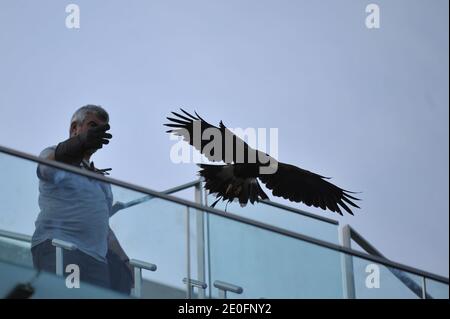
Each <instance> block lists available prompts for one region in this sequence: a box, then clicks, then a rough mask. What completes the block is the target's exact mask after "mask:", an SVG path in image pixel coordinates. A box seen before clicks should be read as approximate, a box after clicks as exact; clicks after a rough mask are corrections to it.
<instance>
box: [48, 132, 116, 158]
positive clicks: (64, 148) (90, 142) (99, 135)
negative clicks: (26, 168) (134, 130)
mask: <svg viewBox="0 0 450 319" xmlns="http://www.w3.org/2000/svg"><path fill="white" fill-rule="evenodd" d="M109 129H110V127H109V124H105V125H101V126H97V127H94V128H91V129H89V130H88V131H87V132H84V133H81V134H79V135H76V136H73V137H71V138H69V139H67V140H65V141H64V142H61V143H59V144H58V146H57V147H56V150H55V154H54V159H55V160H57V161H59V162H63V163H67V164H72V165H77V166H78V165H80V163H81V161H82V160H83V157H84V154H85V153H86V151H88V150H90V149H99V148H102V147H103V144H108V143H109V139H110V138H111V137H112V135H111V134H109V133H106V131H107V130H109Z"/></svg>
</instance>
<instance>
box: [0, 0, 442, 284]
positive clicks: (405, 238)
mask: <svg viewBox="0 0 450 319" xmlns="http://www.w3.org/2000/svg"><path fill="white" fill-rule="evenodd" d="M72 2H73V3H76V4H78V5H79V7H80V10H81V12H80V13H81V20H80V23H81V25H80V26H81V28H80V29H68V28H66V26H65V18H66V15H67V14H66V13H65V6H66V5H67V4H69V3H71V2H69V1H42V0H41V1H19V0H14V1H12V0H9V1H6V0H2V1H1V2H0V46H1V50H0V88H1V90H0V91H1V94H0V107H1V113H0V145H3V146H8V147H11V148H15V149H18V150H21V151H25V152H28V153H31V154H35V155H37V154H38V153H39V152H40V151H41V150H42V149H43V148H45V147H47V146H49V145H55V144H57V143H59V142H60V141H62V140H64V139H66V138H67V137H68V129H69V120H70V117H71V115H72V113H73V112H74V111H75V110H76V109H77V108H78V107H80V106H82V105H84V104H88V103H93V104H100V105H102V106H104V107H105V108H106V109H107V110H108V111H109V113H110V117H111V127H112V129H111V133H112V134H113V135H114V137H113V139H112V141H111V144H110V145H108V147H105V148H104V149H103V150H101V151H100V152H98V154H96V155H95V157H94V158H93V159H94V161H95V162H96V164H97V166H99V167H101V168H103V167H112V168H113V170H112V177H114V178H118V179H121V180H124V181H127V182H131V183H134V184H137V185H141V186H145V187H148V188H151V189H154V190H163V189H166V188H170V187H172V186H175V185H179V184H182V183H185V182H189V181H191V180H193V179H194V178H195V174H196V166H195V165H194V164H174V163H172V162H171V161H170V158H169V151H170V147H171V146H172V145H173V143H174V142H173V141H171V140H170V139H169V137H168V135H167V134H165V133H164V131H165V129H164V127H163V126H162V124H163V123H164V122H165V116H167V115H168V114H169V112H170V111H172V110H176V109H177V108H179V107H185V108H186V109H187V110H194V109H195V110H196V111H197V112H198V113H199V114H200V115H202V117H203V118H205V119H207V120H209V121H210V122H211V123H213V124H218V122H219V121H220V120H223V121H224V123H225V124H226V125H227V126H230V127H232V128H234V127H242V128H246V127H254V128H264V127H265V128H270V127H275V128H278V130H279V159H280V160H281V161H283V162H288V163H291V164H294V165H298V166H301V167H302V168H305V169H308V170H311V171H313V172H317V173H319V174H322V175H326V176H332V177H333V180H332V181H333V182H334V183H336V184H337V185H339V186H342V187H344V188H346V189H350V190H355V191H362V192H363V193H362V194H360V196H361V198H363V201H362V203H361V207H362V209H361V210H358V211H356V214H355V216H354V217H340V216H335V215H332V214H331V213H329V212H322V211H321V210H319V209H310V208H308V207H306V206H304V205H302V204H297V205H295V207H299V208H301V209H304V210H307V211H311V212H314V213H317V214H320V215H322V216H328V217H332V218H335V219H337V220H338V221H339V222H340V223H342V224H345V223H349V224H350V225H352V226H353V227H354V228H355V229H356V230H358V231H359V232H360V233H361V234H362V235H363V236H364V237H366V238H367V239H368V240H369V241H370V242H371V243H373V244H374V245H375V246H376V247H377V248H378V249H379V250H380V251H381V252H383V253H384V254H385V255H386V256H387V257H389V258H392V259H394V260H395V261H398V262H402V263H405V264H408V265H411V266H414V267H418V268H421V269H424V270H428V271H431V272H435V273H438V274H441V275H444V276H448V271H449V196H448V192H449V179H448V178H449V177H448V176H449V140H448V139H449V138H448V133H449V122H448V121H449V120H448V117H449V96H448V87H449V80H448V75H449V74H448V69H449V63H448V56H449V43H448V36H449V35H448V18H449V17H448V1H446V0H433V1H425V0H421V1H417V0H415V1H412V0H404V1H400V0H395V1H392V0H391V1H376V2H375V3H377V4H378V5H379V6H380V9H381V21H380V22H381V28H380V29H368V28H367V27H366V25H365V17H366V15H367V14H366V13H365V7H366V5H367V4H369V3H370V1H362V0H361V1H354V0H348V1H331V0H330V1H323V0H321V1H317V0H314V1H313V0H310V1H304V0H297V1H287V0H282V1H261V0H245V1H242V0H239V1H238V0H231V1H218V0H217V1H209V0H208V1H207V0H205V1H167V0H164V1H127V2H126V4H125V2H124V1H112V0H109V1H81V0H78V1H76V0H74V1H72ZM277 201H280V202H283V201H281V200H279V199H277ZM36 214H37V212H30V217H29V220H31V221H34V219H35V218H36ZM27 222H29V221H27ZM0 228H4V227H3V225H0ZM6 228H7V226H6ZM298 232H300V233H301V232H302V230H301V229H298Z"/></svg>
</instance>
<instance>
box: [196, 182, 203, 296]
mask: <svg viewBox="0 0 450 319" xmlns="http://www.w3.org/2000/svg"><path fill="white" fill-rule="evenodd" d="M195 202H196V203H197V204H199V205H203V191H202V182H201V181H200V180H199V181H198V183H197V185H195ZM196 228H197V229H196V232H197V277H198V279H199V280H200V281H202V282H205V281H206V274H205V233H204V212H203V211H199V210H197V211H196ZM198 297H199V299H204V298H205V290H200V291H199V294H198Z"/></svg>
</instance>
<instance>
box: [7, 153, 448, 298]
mask: <svg viewBox="0 0 450 319" xmlns="http://www.w3.org/2000/svg"><path fill="white" fill-rule="evenodd" d="M38 164H41V165H47V166H48V167H51V168H52V169H54V170H55V171H58V172H60V173H61V175H62V176H63V175H64V174H76V175H78V176H80V177H82V178H86V179H96V180H98V181H99V182H103V183H107V184H109V185H111V188H112V191H113V195H114V200H115V201H120V202H123V203H126V208H125V209H123V210H122V211H119V212H118V213H117V214H116V215H114V216H113V217H112V218H111V219H110V225H111V228H112V229H113V230H114V231H115V233H116V235H117V237H118V238H119V240H120V241H121V243H122V245H123V247H124V248H125V250H126V252H127V254H128V255H129V256H130V258H132V259H133V260H134V262H133V265H134V271H135V289H134V291H133V294H132V296H131V297H134V298H332V299H342V298H364V299H365V298H449V287H448V278H443V277H441V276H438V275H435V274H431V273H428V272H425V271H422V270H419V269H415V268H413V267H409V266H406V265H402V264H399V263H396V262H394V261H392V260H389V259H387V258H385V257H384V256H383V255H382V254H381V253H380V252H379V251H378V250H377V249H376V248H375V247H373V246H372V245H370V243H368V242H367V241H366V240H365V239H364V238H363V236H361V235H360V234H358V233H357V232H356V231H355V230H354V229H352V228H351V227H350V226H348V225H339V223H338V222H337V221H335V220H332V219H328V218H324V217H320V216H317V215H314V214H311V213H307V212H304V211H301V210H298V209H294V208H291V207H287V206H284V205H281V204H278V203H274V202H270V201H266V202H262V203H260V204H258V205H254V206H251V205H250V206H248V207H245V208H241V207H240V206H238V205H234V204H230V205H228V207H227V211H224V208H225V207H224V206H217V208H216V209H213V208H210V207H209V206H208V205H207V204H208V203H211V202H212V199H211V198H210V195H208V194H205V193H204V191H203V188H202V187H201V183H202V182H201V181H194V182H191V183H187V184H185V185H181V186H179V187H175V188H172V189H169V190H166V191H163V192H157V191H153V190H150V189H146V188H143V187H139V186H136V185H131V184H128V183H125V182H122V181H119V180H115V179H112V178H108V177H104V176H100V175H98V174H94V173H91V172H87V171H82V170H79V169H77V168H74V167H71V166H67V165H64V164H61V163H58V162H52V161H47V160H43V159H39V158H37V157H34V156H31V155H28V154H24V153H21V152H18V151H15V150H11V149H8V148H5V147H0V165H1V171H0V189H1V192H0V203H1V205H2V207H1V213H0V229H1V230H0V296H2V297H6V296H8V294H10V293H11V291H12V290H13V288H14V287H17V284H26V283H29V284H30V286H32V287H33V292H32V293H30V297H32V298H128V297H130V296H124V295H120V294H117V293H115V292H112V291H107V290H103V289H100V288H98V287H94V286H90V285H87V284H86V285H83V287H81V288H67V287H66V285H65V280H64V278H62V277H61V274H63V275H64V269H63V268H62V264H61V269H60V273H59V276H58V275H57V274H50V273H38V272H37V271H36V270H35V269H33V268H32V261H31V254H30V239H31V237H30V236H31V234H32V233H33V231H34V221H35V219H36V217H37V214H38V213H39V206H38V194H39V185H38V178H37V176H36V168H37V165H38ZM188 195H189V196H192V197H191V198H194V200H193V201H189V200H186V199H184V198H183V197H186V196H188ZM280 216H282V218H283V220H284V223H283V225H289V227H286V226H283V227H282V225H280V224H277V222H278V220H279V219H280ZM286 221H287V222H286ZM352 243H357V244H358V245H359V246H360V247H362V248H363V249H365V250H366V252H361V251H359V250H354V249H352V247H351V245H352ZM69 244H70V243H69ZM66 248H67V247H66V246H64V245H62V246H58V244H57V243H56V246H55V249H60V250H61V251H64V249H66ZM61 256H62V255H61ZM59 262H62V261H61V260H59ZM371 275H377V276H378V277H379V285H371V282H370V280H371V278H372V276H371Z"/></svg>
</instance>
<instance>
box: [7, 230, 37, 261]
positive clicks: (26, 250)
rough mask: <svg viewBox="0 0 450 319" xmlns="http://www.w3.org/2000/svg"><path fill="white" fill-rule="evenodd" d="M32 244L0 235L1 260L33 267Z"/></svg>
mask: <svg viewBox="0 0 450 319" xmlns="http://www.w3.org/2000/svg"><path fill="white" fill-rule="evenodd" d="M30 248H31V244H30V242H27V241H23V240H16V239H11V238H4V237H1V235H0V260H9V261H11V262H13V263H15V264H18V265H23V266H28V267H32V266H33V260H32V256H31V251H30Z"/></svg>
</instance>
